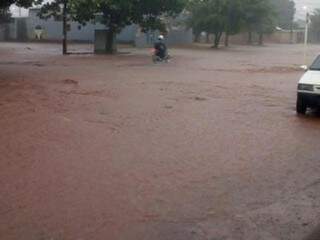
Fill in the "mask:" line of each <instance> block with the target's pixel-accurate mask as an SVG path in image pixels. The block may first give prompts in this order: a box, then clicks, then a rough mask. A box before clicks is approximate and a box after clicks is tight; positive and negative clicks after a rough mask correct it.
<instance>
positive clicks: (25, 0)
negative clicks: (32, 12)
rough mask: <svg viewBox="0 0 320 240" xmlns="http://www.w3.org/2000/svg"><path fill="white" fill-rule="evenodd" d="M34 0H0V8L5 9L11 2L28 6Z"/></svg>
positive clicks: (20, 5)
mask: <svg viewBox="0 0 320 240" xmlns="http://www.w3.org/2000/svg"><path fill="white" fill-rule="evenodd" d="M34 2H35V0H1V1H0V9H6V8H8V7H10V6H11V5H12V4H16V5H18V6H19V7H30V6H32V4H33V3H34Z"/></svg>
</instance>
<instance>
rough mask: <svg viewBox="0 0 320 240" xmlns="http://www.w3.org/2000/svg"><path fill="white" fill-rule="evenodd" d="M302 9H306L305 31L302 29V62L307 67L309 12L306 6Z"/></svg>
mask: <svg viewBox="0 0 320 240" xmlns="http://www.w3.org/2000/svg"><path fill="white" fill-rule="evenodd" d="M304 10H306V26H305V31H304V53H303V64H304V66H305V67H308V60H307V51H308V35H309V21H310V14H309V12H308V8H307V7H306V6H305V7H304Z"/></svg>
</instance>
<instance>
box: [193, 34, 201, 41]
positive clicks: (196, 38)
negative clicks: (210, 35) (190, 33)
mask: <svg viewBox="0 0 320 240" xmlns="http://www.w3.org/2000/svg"><path fill="white" fill-rule="evenodd" d="M199 40H200V33H195V34H194V42H196V43H198V42H199Z"/></svg>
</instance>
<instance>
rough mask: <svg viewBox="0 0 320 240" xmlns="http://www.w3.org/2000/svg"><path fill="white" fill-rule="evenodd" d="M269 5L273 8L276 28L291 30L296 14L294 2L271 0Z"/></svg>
mask: <svg viewBox="0 0 320 240" xmlns="http://www.w3.org/2000/svg"><path fill="white" fill-rule="evenodd" d="M271 3H272V4H273V5H274V8H275V13H276V24H277V26H279V27H281V28H283V29H292V28H293V27H294V16H295V13H296V7H295V2H294V1H293V0H271Z"/></svg>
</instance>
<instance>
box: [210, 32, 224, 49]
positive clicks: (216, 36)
mask: <svg viewBox="0 0 320 240" xmlns="http://www.w3.org/2000/svg"><path fill="white" fill-rule="evenodd" d="M221 36H222V32H218V33H215V34H214V45H213V46H212V48H218V47H219V44H220V39H221Z"/></svg>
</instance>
